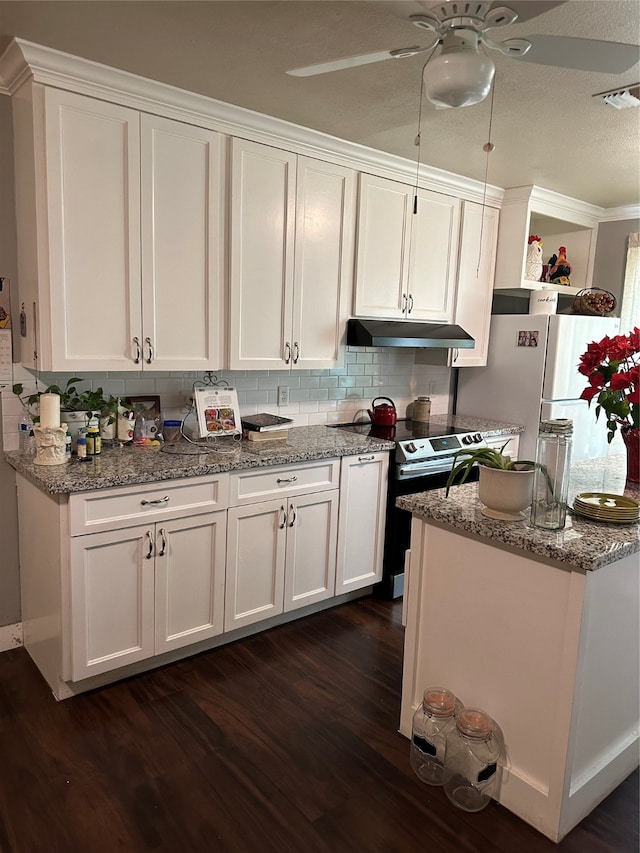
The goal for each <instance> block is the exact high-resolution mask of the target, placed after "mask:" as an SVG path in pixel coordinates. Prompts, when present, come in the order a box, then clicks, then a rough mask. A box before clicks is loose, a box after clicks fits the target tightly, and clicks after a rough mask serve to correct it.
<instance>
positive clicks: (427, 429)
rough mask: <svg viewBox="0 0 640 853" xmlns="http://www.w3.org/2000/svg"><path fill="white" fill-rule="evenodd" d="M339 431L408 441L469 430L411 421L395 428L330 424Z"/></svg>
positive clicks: (406, 421) (401, 422) (372, 425)
mask: <svg viewBox="0 0 640 853" xmlns="http://www.w3.org/2000/svg"><path fill="white" fill-rule="evenodd" d="M328 426H332V427H336V428H337V429H346V430H348V431H349V432H357V433H358V434H359V435H366V436H370V437H371V438H386V439H388V440H390V441H408V440H410V439H412V438H438V437H439V436H444V435H455V434H456V433H465V432H468V431H469V430H466V429H459V428H456V427H454V426H453V425H452V424H443V423H437V424H431V423H428V424H425V423H419V422H418V421H416V422H415V423H414V421H411V420H399V421H398V423H397V424H396V425H395V426H376V425H375V424H372V423H368V422H367V423H364V424H352V423H346V424H328Z"/></svg>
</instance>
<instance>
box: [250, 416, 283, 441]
mask: <svg viewBox="0 0 640 853" xmlns="http://www.w3.org/2000/svg"><path fill="white" fill-rule="evenodd" d="M241 420H242V434H243V436H244V437H245V438H248V439H249V441H276V440H280V441H281V440H282V439H284V438H286V437H287V435H288V433H289V430H288V428H287V427H288V425H289V424H291V423H293V420H292V419H291V418H282V417H280V416H279V415H270V414H268V413H267V412H259V413H258V414H257V415H246V416H245V417H244V418H242V419H241Z"/></svg>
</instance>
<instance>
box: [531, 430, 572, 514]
mask: <svg viewBox="0 0 640 853" xmlns="http://www.w3.org/2000/svg"><path fill="white" fill-rule="evenodd" d="M572 440H573V421H571V420H570V419H569V418H556V419H555V420H546V421H541V423H540V432H539V434H538V444H537V448H536V471H535V476H534V480H533V500H532V502H531V524H532V525H533V526H534V527H540V528H542V529H544V530H561V529H562V528H563V527H564V525H565V521H566V518H567V495H568V492H569V466H570V464H571V444H572Z"/></svg>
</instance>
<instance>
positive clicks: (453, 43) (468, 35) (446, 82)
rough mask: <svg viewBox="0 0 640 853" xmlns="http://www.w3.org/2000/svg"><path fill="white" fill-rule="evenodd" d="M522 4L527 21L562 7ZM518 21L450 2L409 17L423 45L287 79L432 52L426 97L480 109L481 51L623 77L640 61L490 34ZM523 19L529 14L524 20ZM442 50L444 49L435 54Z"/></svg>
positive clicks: (610, 45)
mask: <svg viewBox="0 0 640 853" xmlns="http://www.w3.org/2000/svg"><path fill="white" fill-rule="evenodd" d="M518 5H519V6H521V7H522V8H523V9H524V8H526V7H529V8H530V9H533V14H528V15H526V19H527V20H530V19H531V18H533V17H536V16H537V15H538V14H540V13H541V12H543V11H546V10H548V9H550V8H553V7H554V6H559V5H562V4H561V3H558V2H547V3H545V4H540V3H534V4H530V3H519V4H518ZM536 9H537V11H536ZM518 17H519V15H518V12H515V11H514V10H513V9H510V8H507V7H506V6H493V5H492V3H491V2H478V0H473V2H467V0H450V2H445V3H438V4H437V5H436V6H432V7H430V8H429V9H427V10H425V11H424V12H423V13H422V14H420V15H411V17H410V18H409V20H410V21H411V22H412V23H413V24H414V25H415V26H416V27H418V28H419V29H421V30H422V31H426V32H428V33H429V34H430V38H429V40H428V43H427V44H425V45H422V46H413V47H403V48H397V49H395V50H384V51H377V52H376V53H365V54H360V55H358V56H349V57H345V58H343V59H336V60H332V61H329V62H321V63H319V64H317V65H307V66H304V67H302V68H293V69H291V70H289V71H287V74H290V75H291V76H294V77H310V76H314V75H316V74H325V73H327V72H329V71H339V70H342V69H345V68H353V67H355V66H357V65H368V64H370V63H374V62H381V61H383V60H385V59H404V58H407V57H410V56H416V55H417V54H420V53H430V52H432V54H433V55H432V56H431V57H430V58H429V60H428V62H427V64H426V66H425V69H424V86H425V95H426V97H427V98H428V100H429V101H431V102H432V103H433V104H435V106H436V108H440V109H444V108H447V107H466V106H470V105H471V104H477V103H478V102H480V101H482V100H484V98H486V97H487V95H488V94H489V91H490V90H491V83H492V81H493V76H494V74H495V65H494V62H493V60H492V59H491V57H490V56H488V55H487V54H486V53H485V52H484V51H481V49H480V48H489V49H490V50H496V51H499V52H500V53H502V54H504V55H505V56H511V57H513V58H515V59H520V60H524V61H526V62H535V63H538V64H541V65H555V66H559V67H561V68H573V69H578V70H582V71H599V72H601V73H609V74H620V73H622V72H623V71H626V70H627V69H629V68H631V67H632V66H633V65H635V64H636V63H637V62H638V60H639V59H640V47H639V46H638V45H634V44H620V43H618V42H607V41H599V40H596V39H583V38H573V37H569V36H544V35H532V36H528V37H527V38H526V39H523V38H509V39H505V40H504V41H501V42H500V41H494V40H493V39H492V38H489V36H488V35H487V31H488V30H491V29H494V28H497V27H505V26H508V25H509V24H513V23H514V22H515V21H516V20H517V19H518ZM523 18H525V15H520V19H521V20H522V19H523ZM439 45H441V46H442V49H441V51H440V52H439V53H437V54H436V53H435V50H436V48H437V47H438V46H439Z"/></svg>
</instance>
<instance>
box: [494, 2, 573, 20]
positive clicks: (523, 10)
mask: <svg viewBox="0 0 640 853" xmlns="http://www.w3.org/2000/svg"><path fill="white" fill-rule="evenodd" d="M566 2H567V0H501V2H500V3H499V4H498V5H500V6H508V7H509V8H510V9H513V11H514V12H517V13H518V20H517V21H516V24H524V22H525V21H530V20H531V19H532V18H537V17H538V15H542V14H544V12H548V11H549V10H550V9H554V8H555V7H556V6H563V5H564V4H565V3H566Z"/></svg>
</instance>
